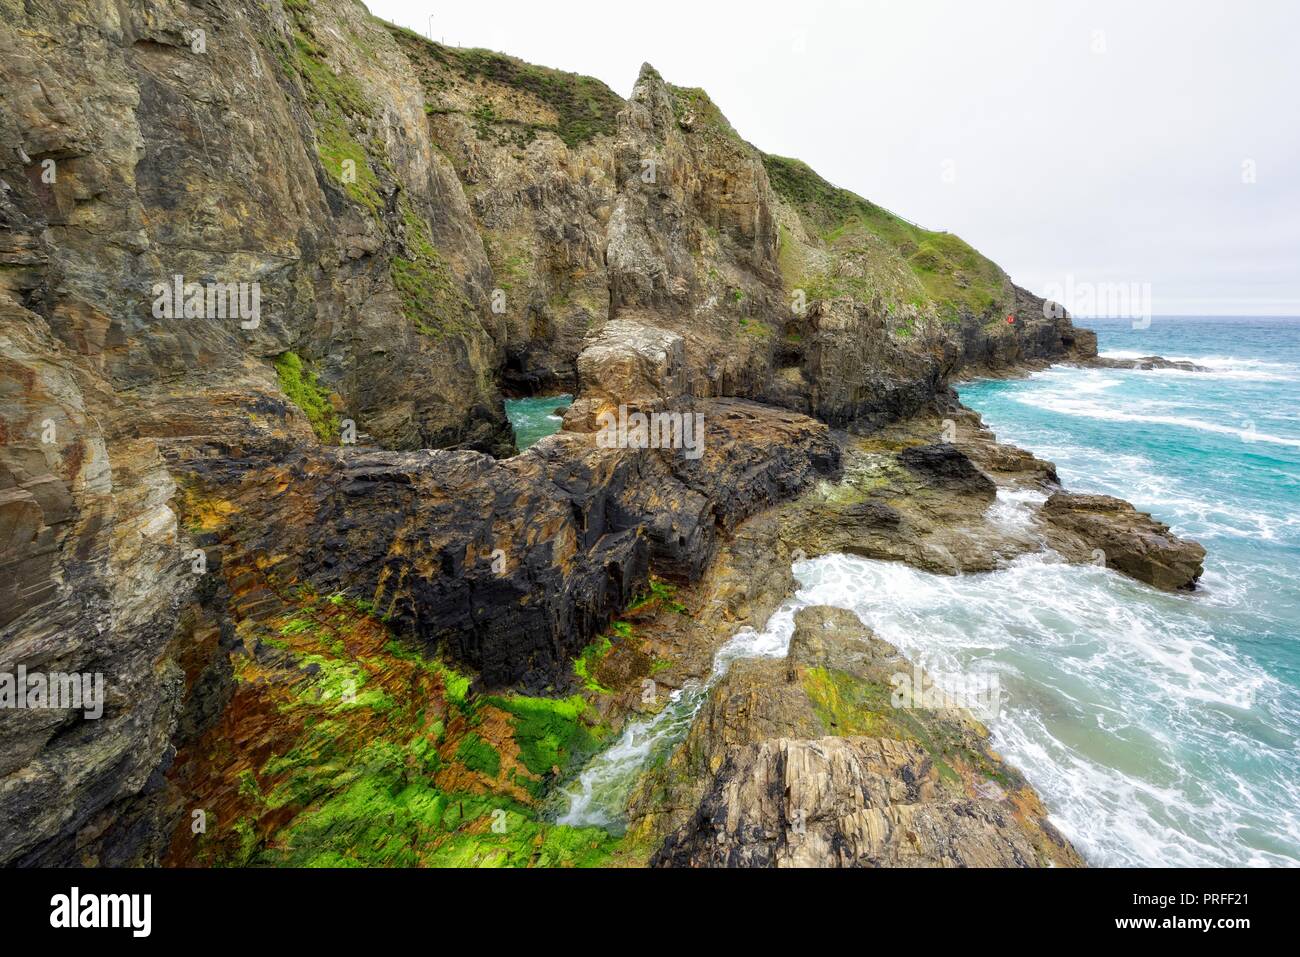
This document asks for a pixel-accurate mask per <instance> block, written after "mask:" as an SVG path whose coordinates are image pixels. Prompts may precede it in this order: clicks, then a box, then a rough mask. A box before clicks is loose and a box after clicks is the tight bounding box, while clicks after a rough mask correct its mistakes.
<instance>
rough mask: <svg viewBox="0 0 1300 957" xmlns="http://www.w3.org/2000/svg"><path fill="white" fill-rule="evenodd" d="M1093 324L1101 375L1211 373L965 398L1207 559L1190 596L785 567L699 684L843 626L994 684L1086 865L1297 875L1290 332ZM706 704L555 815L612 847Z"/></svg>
mask: <svg viewBox="0 0 1300 957" xmlns="http://www.w3.org/2000/svg"><path fill="white" fill-rule="evenodd" d="M1098 325H1099V326H1100V328H1099V333H1100V341H1101V344H1102V345H1103V346H1104V347H1106V348H1107V349H1108V350H1112V353H1113V351H1114V349H1115V347H1116V346H1119V347H1121V348H1122V349H1123V350H1124V351H1125V352H1126V353H1132V354H1133V355H1134V356H1139V355H1155V354H1164V355H1167V356H1170V357H1173V356H1178V355H1181V354H1182V353H1183V352H1188V351H1190V352H1192V355H1191V356H1190V358H1191V361H1193V362H1196V363H1197V364H1199V365H1203V366H1206V367H1208V368H1210V369H1211V370H1212V371H1211V372H1208V373H1185V374H1177V375H1173V374H1153V373H1147V372H1140V371H1136V370H1132V371H1130V370H1087V369H1072V368H1062V367H1057V368H1053V369H1049V370H1046V371H1044V372H1042V373H1039V374H1037V375H1034V376H1032V377H1030V378H1028V379H1023V380H1014V381H1008V380H989V381H982V382H977V383H974V384H971V385H968V386H966V387H963V389H962V390H961V392H962V399H963V401H965V402H966V403H967V404H968V405H971V406H972V407H974V408H976V409H978V410H979V411H980V412H981V413H983V414H984V418H985V421H986V423H987V424H988V425H989V426H990V427H991V428H993V429H994V430H995V431H996V432H997V433H998V435H999V437H1000V438H1002V439H1003V440H1004V441H1011V442H1014V443H1016V444H1017V445H1021V446H1023V447H1025V448H1028V449H1031V450H1032V451H1034V452H1035V453H1036V454H1038V455H1041V456H1043V457H1045V458H1049V459H1051V460H1053V461H1054V462H1055V463H1056V465H1057V469H1058V472H1059V473H1060V475H1061V477H1062V479H1063V480H1064V481H1065V483H1066V485H1067V486H1069V487H1070V488H1072V489H1074V490H1076V491H1085V492H1100V493H1105V494H1110V495H1117V496H1119V497H1121V498H1125V499H1128V500H1129V501H1132V502H1133V503H1134V504H1135V505H1137V506H1138V507H1139V508H1142V509H1145V510H1148V511H1151V512H1152V513H1153V514H1155V515H1156V517H1158V518H1160V519H1162V520H1163V521H1166V522H1168V523H1169V524H1171V525H1172V526H1173V528H1174V530H1175V532H1177V533H1178V534H1182V535H1187V536H1190V537H1194V538H1197V539H1199V540H1201V541H1203V542H1204V543H1205V544H1206V546H1207V548H1208V549H1209V553H1208V555H1207V558H1206V570H1205V575H1204V577H1203V578H1202V587H1201V588H1200V589H1199V590H1198V591H1197V592H1196V593H1195V594H1194V595H1187V594H1180V595H1170V594H1165V593H1162V592H1159V591H1156V590H1154V589H1151V588H1148V587H1146V586H1144V585H1141V584H1139V583H1137V582H1134V581H1132V580H1130V579H1127V578H1125V577H1123V576H1121V575H1119V574H1117V573H1115V572H1112V571H1109V570H1107V569H1105V568H1100V567H1094V566H1089V565H1065V564H1063V563H1060V562H1057V561H1053V560H1052V557H1051V556H1050V555H1039V556H1031V557H1028V558H1023V559H1021V560H1019V561H1017V562H1015V563H1013V564H1012V565H1011V566H1009V567H1007V568H1005V569H1002V570H999V571H995V572H991V573H988V574H982V575H965V576H955V577H946V576H938V575H932V574H929V573H926V572H921V571H918V570H916V569H913V568H910V567H907V566H905V565H901V564H895V563H888V562H879V561H870V560H866V559H860V558H855V557H848V556H827V557H825V558H820V559H816V560H814V561H810V562H805V563H802V564H800V565H798V566H796V567H795V573H796V576H797V578H798V579H799V582H800V588H799V590H798V592H797V593H796V595H795V596H794V598H793V599H792V600H791V601H789V602H787V603H786V604H785V605H783V606H782V607H781V608H780V610H779V611H778V612H777V613H776V614H775V615H774V616H773V618H772V620H771V621H770V622H769V623H768V625H767V627H766V628H764V629H763V630H762V631H753V630H748V631H745V632H742V633H740V634H738V635H737V636H736V637H735V638H734V639H733V640H732V641H731V642H729V643H728V644H727V645H726V646H725V647H724V649H723V650H722V651H721V652H719V654H718V656H717V660H716V661H715V667H714V675H713V677H711V678H710V683H711V682H712V681H713V680H716V677H717V675H719V674H721V673H723V672H724V671H725V669H726V667H727V666H728V665H729V663H730V662H731V661H733V660H735V658H737V657H739V656H743V655H771V656H778V655H783V654H784V653H785V649H786V648H787V647H788V643H789V638H790V634H791V632H792V631H793V616H794V613H795V611H797V610H798V608H800V607H803V606H804V605H808V604H829V605H837V606H840V607H844V608H849V609H851V610H853V611H855V612H857V613H858V614H859V615H860V616H861V617H862V618H863V620H864V621H865V622H866V623H867V624H868V625H870V626H871V627H873V628H874V629H875V630H876V631H877V632H878V633H879V634H880V636H881V637H882V638H884V639H886V640H887V641H890V642H891V643H893V644H894V645H896V646H898V647H899V648H900V649H901V650H902V651H903V652H904V653H905V654H907V655H908V656H909V657H910V658H912V659H913V660H914V661H916V662H918V663H919V664H921V665H922V666H923V667H925V668H926V669H927V670H928V671H930V672H931V673H932V674H938V675H941V674H967V675H970V674H986V673H990V672H992V673H996V674H997V675H998V677H999V684H1000V688H1001V696H1002V706H1001V708H1000V710H998V711H997V712H996V713H995V714H994V715H991V716H988V717H986V718H985V723H986V724H987V725H988V726H989V728H990V731H991V733H992V734H993V739H994V745H995V747H996V748H997V749H998V750H999V751H1001V752H1002V753H1003V754H1004V755H1005V756H1006V757H1007V758H1008V760H1009V761H1010V762H1011V763H1012V764H1014V765H1015V766H1016V767H1018V768H1019V769H1020V770H1021V771H1022V772H1023V773H1024V774H1025V776H1026V777H1027V778H1028V779H1029V781H1030V783H1031V784H1032V785H1033V786H1034V787H1035V788H1036V789H1037V790H1038V791H1039V793H1040V794H1042V796H1043V798H1044V801H1045V802H1046V805H1047V807H1048V809H1049V812H1050V814H1051V817H1052V819H1053V821H1055V822H1056V824H1057V825H1058V826H1059V827H1060V828H1061V830H1062V831H1063V832H1064V833H1065V834H1066V835H1067V836H1068V837H1069V838H1070V839H1071V840H1072V841H1073V842H1074V843H1075V844H1076V846H1077V847H1078V848H1079V849H1080V850H1081V851H1082V852H1083V854H1084V856H1085V857H1086V858H1087V859H1088V861H1089V862H1090V863H1092V864H1094V865H1144V866H1150V865H1179V866H1183V865H1197V864H1200V865H1270V864H1271V865H1278V864H1285V865H1300V774H1297V773H1296V771H1295V768H1296V767H1297V766H1298V764H1300V636H1298V632H1300V452H1297V451H1296V449H1297V447H1300V416H1297V415H1296V410H1297V408H1300V382H1298V377H1300V321H1283V320H1242V321H1237V322H1222V321H1213V322H1211V321H1208V320H1178V321H1172V320H1158V321H1157V322H1156V323H1154V324H1153V326H1152V329H1151V330H1149V331H1146V332H1143V333H1141V334H1140V335H1138V334H1135V333H1133V332H1131V331H1130V325H1129V324H1128V323H1123V324H1120V323H1115V324H1112V325H1110V326H1106V325H1105V324H1098ZM1129 342H1136V343H1137V344H1136V347H1134V346H1133V345H1127V344H1124V343H1129ZM1252 350H1253V351H1252ZM1247 424H1249V425H1250V426H1251V428H1249V429H1248V428H1246V425H1247ZM1243 433H1245V434H1244V435H1243ZM1260 434H1263V435H1266V436H1268V438H1265V439H1262V440H1259V441H1251V440H1250V439H1252V438H1258V436H1259V435H1260ZM1037 498H1038V496H1036V495H1035V493H1032V492H1009V491H1006V490H1003V491H1001V492H1000V493H999V495H998V498H997V501H996V502H995V503H994V504H993V505H992V506H991V507H990V510H989V518H990V519H991V520H992V521H994V522H997V523H999V524H1002V525H1003V526H1004V527H1005V528H1007V529H1008V530H1011V531H1029V530H1031V529H1032V525H1031V524H1030V522H1029V518H1028V514H1029V513H1028V506H1029V505H1031V504H1032V503H1033V502H1035V501H1036V500H1037ZM706 689H707V685H700V686H691V687H688V688H686V689H683V690H682V691H681V692H680V693H678V695H676V696H675V698H674V699H673V700H672V701H671V702H670V703H669V706H668V708H667V709H666V710H665V711H664V712H663V713H662V714H661V715H659V716H656V717H655V718H651V719H645V720H641V721H637V722H633V723H632V724H630V725H629V726H628V728H627V729H626V730H625V733H624V735H623V736H622V738H621V739H620V741H619V742H618V743H617V744H616V745H615V746H614V747H613V748H611V749H610V750H609V751H607V752H605V753H604V754H602V755H598V756H597V757H596V758H595V759H593V761H592V763H591V764H590V765H589V766H588V767H587V768H586V769H585V770H584V771H583V773H582V775H580V777H579V778H578V779H577V780H576V781H574V782H573V783H572V784H571V785H570V786H569V788H568V789H567V791H566V792H565V793H564V794H563V795H562V796H561V803H562V807H561V809H560V811H559V812H558V813H560V814H561V815H562V816H561V819H562V820H565V821H566V822H567V823H573V824H593V823H594V824H602V825H605V826H610V827H615V828H617V827H618V826H619V822H620V821H621V819H622V813H623V805H624V802H625V801H626V798H627V794H628V791H629V790H630V788H631V786H632V784H633V783H634V781H635V780H636V778H637V776H638V775H639V774H640V773H641V772H642V771H643V770H644V768H645V767H646V766H647V765H648V764H649V763H650V762H651V761H654V760H656V759H657V758H658V757H659V756H661V755H664V754H666V753H667V752H668V751H670V750H671V749H672V748H673V747H675V746H676V744H677V743H679V742H680V741H681V740H682V739H683V738H684V737H685V735H686V733H687V730H688V729H689V727H690V721H691V719H692V718H693V717H694V715H695V713H696V712H697V711H698V709H699V705H700V702H701V701H702V696H703V694H704V692H705V691H706Z"/></svg>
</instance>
